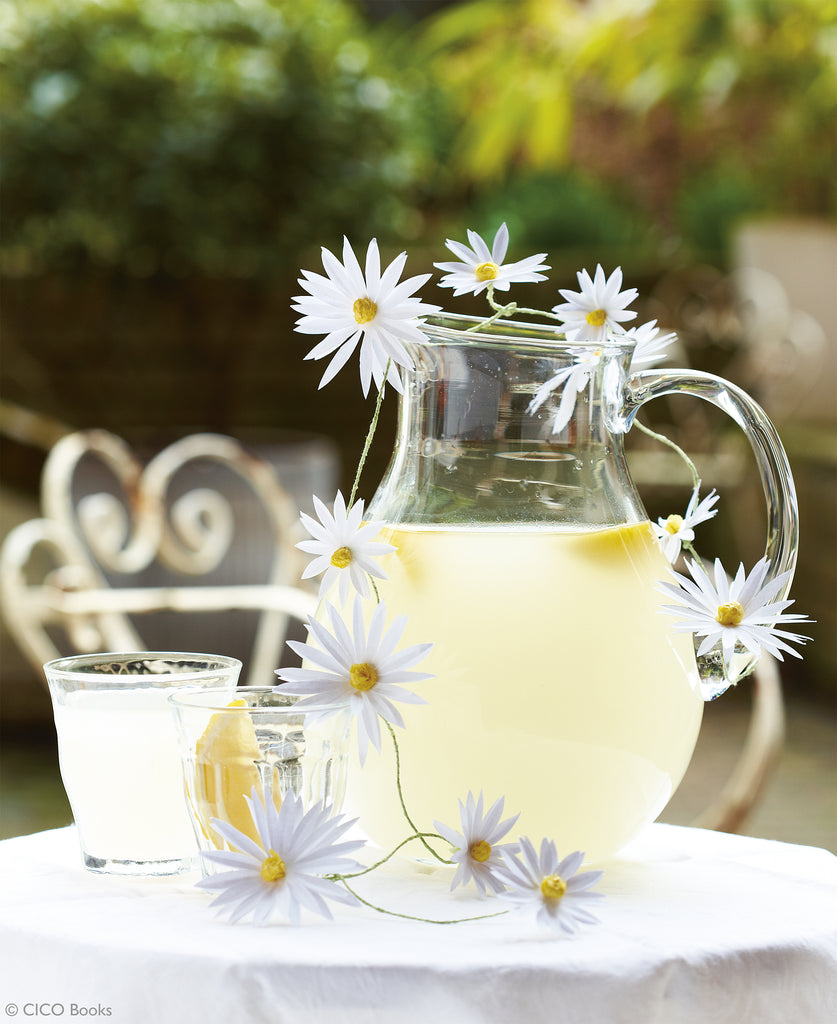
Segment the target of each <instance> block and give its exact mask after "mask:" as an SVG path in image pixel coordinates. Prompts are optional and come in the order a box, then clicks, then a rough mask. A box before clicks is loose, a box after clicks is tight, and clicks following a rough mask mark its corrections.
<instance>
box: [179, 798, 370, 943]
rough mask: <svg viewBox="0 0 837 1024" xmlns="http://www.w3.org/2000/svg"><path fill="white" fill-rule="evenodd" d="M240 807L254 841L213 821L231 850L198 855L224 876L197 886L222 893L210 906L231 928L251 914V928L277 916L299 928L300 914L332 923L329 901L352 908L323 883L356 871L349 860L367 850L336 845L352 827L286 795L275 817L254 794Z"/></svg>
mask: <svg viewBox="0 0 837 1024" xmlns="http://www.w3.org/2000/svg"><path fill="white" fill-rule="evenodd" d="M245 800H246V801H247V804H248V806H249V808H250V813H251V814H252V816H253V824H254V826H255V828H256V833H257V835H258V837H259V842H258V843H256V842H254V841H253V840H252V839H250V838H249V837H248V836H246V835H245V834H244V833H243V832H240V831H239V830H238V829H237V828H233V826H232V825H230V824H228V823H227V822H224V821H219V820H218V819H217V818H213V819H212V821H211V825H212V828H213V829H214V830H215V831H216V832H217V833H218V835H219V836H221V837H222V838H223V839H225V840H226V842H227V843H228V844H229V845H230V846H231V847H233V849H232V850H219V851H212V852H209V853H201V856H202V857H204V858H205V859H206V860H208V861H210V862H211V863H212V864H217V865H219V866H220V867H224V868H228V869H229V870H227V871H222V872H220V873H219V874H216V875H210V876H209V877H208V878H204V879H202V880H201V881H200V882H197V883H196V885H197V887H198V888H199V889H208V890H210V891H211V892H217V893H218V894H219V895H218V896H216V898H215V899H214V900H213V901H212V903H211V904H210V906H213V907H217V908H218V910H219V911H221V912H227V911H229V912H230V918H229V919H230V923H231V924H235V923H236V922H237V921H240V920H241V919H242V918H244V917H247V915H248V914H252V915H253V920H254V921H255V922H256V924H264V923H266V922H267V921H268V920H269V919H270V918H271V917H272V916H273V915H274V914H281V915H282V916H283V917H285V918H286V919H287V920H289V921H290V922H291V924H294V925H296V924H299V921H300V911H301V910H302V909H303V908H305V909H307V910H311V911H313V912H314V913H315V914H320V915H321V916H322V917H327V918H331V916H332V914H331V911H330V909H329V907H328V905H327V904H326V900H327V899H328V900H336V901H337V902H338V903H347V904H349V905H354V904H355V903H356V901H355V899H354V897H353V896H351V895H350V894H349V893H348V892H346V890H345V889H343V888H342V887H341V886H340V885H339V884H338V883H336V882H333V881H330V880H328V879H326V878H323V877H322V876H323V875H331V874H346V873H348V872H352V871H356V870H358V869H359V868H360V867H361V865H360V864H358V863H357V862H356V861H355V860H354V859H353V858H352V857H351V856H350V855H351V854H354V853H356V852H357V851H358V850H359V849H360V848H361V847H362V846H364V845H365V844H364V841H363V840H362V839H350V840H345V841H343V842H340V840H341V839H343V836H344V835H345V833H346V832H347V831H348V830H349V829H350V828H351V827H352V826H353V825H354V824H355V821H354V820H351V821H349V820H346V819H345V818H344V817H343V815H336V816H335V815H332V814H331V810H330V808H328V807H325V806H324V805H323V804H315V805H314V806H313V807H310V808H309V809H308V810H307V811H306V810H305V808H304V806H303V803H302V800H301V799H299V798H298V797H297V796H296V795H295V794H294V793H293V792H289V793H286V794H285V796H284V798H283V800H282V806H281V807H280V808H279V810H278V811H277V810H276V807H275V806H274V804H273V801H272V800H268V802H267V805H266V806H265V805H264V804H262V802H261V800H260V799H259V797H258V794H257V791H256V788H255V787H254V788H253V790H252V792H251V794H250V796H249V797H245Z"/></svg>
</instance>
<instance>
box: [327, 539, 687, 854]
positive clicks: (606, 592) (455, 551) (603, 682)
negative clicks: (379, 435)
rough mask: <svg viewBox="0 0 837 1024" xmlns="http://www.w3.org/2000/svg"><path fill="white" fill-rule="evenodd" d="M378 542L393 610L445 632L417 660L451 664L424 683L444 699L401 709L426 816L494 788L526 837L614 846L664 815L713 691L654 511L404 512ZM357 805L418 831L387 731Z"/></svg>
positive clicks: (423, 633) (430, 697)
mask: <svg viewBox="0 0 837 1024" xmlns="http://www.w3.org/2000/svg"><path fill="white" fill-rule="evenodd" d="M379 539H380V540H385V541H387V542H388V543H390V544H393V545H395V546H396V548H397V551H396V552H395V554H392V555H389V556H387V557H386V558H384V559H382V560H381V565H382V566H383V567H384V568H385V570H386V572H387V573H388V575H389V579H388V580H386V581H380V582H379V583H378V589H379V592H380V596H381V599H382V600H384V601H386V603H387V608H388V611H389V613H390V616H391V617H394V616H395V615H396V614H401V613H404V612H406V613H408V614H409V617H410V618H409V623H408V626H407V630H406V632H405V634H404V637H403V639H402V641H401V646H405V645H407V644H411V643H418V642H421V641H433V642H434V643H435V647H434V650H433V651H432V652H431V654H430V656H429V657H428V658H427V659H425V661H423V662H422V663H421V664H420V665H418V666H416V668H417V669H420V670H422V671H429V672H434V673H435V678H434V679H431V680H428V681H426V682H420V683H417V684H415V685H414V686H413V687H412V689H414V691H415V692H417V693H419V694H420V695H421V696H423V697H424V698H425V699H426V700H427V701H428V705H427V706H412V705H406V704H399V705H398V708H399V710H400V711H401V712H402V714H403V716H404V720H405V723H406V729H405V730H401V729H397V730H396V734H397V738H398V743H399V748H400V752H401V775H402V785H403V792H404V797H405V800H406V804H407V808H408V810H409V811H410V813H411V815H412V816H413V820H414V821H415V822H416V824H417V825H418V827H419V828H420V829H422V830H432V828H433V825H432V823H433V820H434V819H438V820H441V821H444V822H446V823H448V824H451V825H454V826H458V823H459V813H458V807H457V799H458V798H461V799H462V800H464V799H465V796H466V794H467V792H468V790H469V789H470V790H473V791H474V792H475V793H478V792H479V791H480V790H482V791H483V792H484V795H485V799H486V801H487V803H488V804H489V805H490V804H491V802H493V801H494V800H495V799H497V797H499V796H503V795H504V796H505V797H506V814H514V813H517V812H518V811H520V812H521V814H520V819H519V821H518V823H517V825H516V826H515V829H514V834H513V835H512V836H510V838H516V837H517V836H518V835H523V834H525V835H528V836H529V837H530V838H531V839H532V840H533V841H534V842H535V843H536V844H537V843H539V841H540V839H541V838H542V837H544V836H546V837H549V838H552V839H554V840H555V841H556V843H557V844H558V847H559V849H560V850H562V851H565V852H569V851H570V850H575V849H581V850H585V851H586V853H587V855H588V858H589V859H591V860H601V859H603V858H606V857H607V856H609V855H610V854H612V853H614V852H615V851H617V850H618V849H619V848H620V847H621V846H623V845H624V844H625V843H626V842H627V841H628V840H630V839H631V838H632V837H633V836H634V835H635V834H636V833H637V832H638V831H639V829H640V828H641V827H642V826H643V825H644V824H645V823H647V822H649V821H652V820H653V819H654V818H655V817H656V816H657V815H658V814H659V813H660V811H661V810H662V808H663V807H664V806H665V804H666V803H667V801H668V800H669V798H670V796H671V794H672V793H673V791H674V789H675V788H676V786H677V785H678V783H679V782H680V779H681V778H682V776H683V773H684V772H685V770H686V767H687V765H688V762H689V759H690V757H691V754H692V750H693V748H694V744H695V741H696V739H697V734H698V730H699V727H700V721H701V715H702V709H703V701H702V699H701V697H700V693H699V688H698V677H697V669H696V666H695V660H694V652H693V645H692V639H691V636H690V635H689V634H679V635H675V634H674V633H673V632H672V631H671V629H670V623H671V619H670V617H668V616H666V615H664V614H661V613H660V612H659V607H660V605H661V604H662V603H663V602H664V598H663V597H662V596H661V595H660V594H659V593H658V592H657V591H656V589H655V583H656V581H657V580H662V579H665V578H666V576H667V572H668V563H667V562H666V560H665V558H664V556H663V554H662V552H661V550H660V548H659V545H658V543H657V540H656V538H655V537H654V534H653V531H652V528H651V526H650V524H649V523H647V522H645V523H639V524H635V525H630V526H624V527H613V528H605V529H591V530H590V531H586V532H578V531H572V532H570V531H555V530H553V529H542V528H539V527H537V526H532V527H526V526H525V525H523V524H519V525H516V526H513V527H512V526H509V527H506V528H497V529H494V528H483V527H462V528H451V527H449V526H445V527H444V528H434V527H425V526H403V527H401V528H397V529H396V528H387V529H385V530H384V531H383V532H382V534H381V536H380V538H379ZM407 688H408V689H409V688H410V687H409V686H408V687H407ZM346 811H347V813H349V814H351V815H355V814H358V815H360V819H361V824H362V826H363V827H364V829H365V830H366V831H367V832H368V834H369V836H370V838H371V839H373V840H374V841H375V842H377V843H379V844H380V845H381V846H383V847H385V848H390V847H392V846H394V845H395V844H396V843H397V842H399V841H400V840H402V839H403V838H404V837H405V836H406V835H407V834H408V833H409V827H408V826H407V824H406V822H405V820H404V818H403V815H402V812H401V810H400V808H399V804H398V798H397V792H396V786H395V764H394V756H393V748H392V743H391V741H390V738H389V736H388V734H387V733H386V731H385V730H384V736H383V744H382V754H381V755H379V754H377V753H376V751H375V750H374V749H370V753H369V755H368V757H367V761H366V765H365V766H364V767H363V768H360V767H359V765H357V764H355V765H353V766H352V771H351V772H350V775H349V791H348V794H347V798H346ZM414 845H415V847H416V851H417V852H420V846H419V844H418V843H417V842H416V843H415V844H414Z"/></svg>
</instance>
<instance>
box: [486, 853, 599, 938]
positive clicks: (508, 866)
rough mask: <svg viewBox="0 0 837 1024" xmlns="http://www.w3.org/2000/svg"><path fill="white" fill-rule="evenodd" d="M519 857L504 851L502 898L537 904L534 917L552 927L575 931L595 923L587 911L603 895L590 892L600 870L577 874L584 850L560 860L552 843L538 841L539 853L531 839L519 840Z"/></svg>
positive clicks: (566, 931)
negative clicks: (504, 889) (503, 887)
mask: <svg viewBox="0 0 837 1024" xmlns="http://www.w3.org/2000/svg"><path fill="white" fill-rule="evenodd" d="M520 855H521V858H522V860H518V859H517V858H516V857H514V856H509V855H508V854H505V855H504V857H503V859H504V861H505V881H506V883H507V885H508V886H509V888H508V890H507V891H505V892H503V893H501V894H500V896H501V898H502V899H505V900H509V901H510V902H512V903H516V904H517V905H518V906H520V907H528V906H533V907H537V908H538V913H537V919H538V921H539V922H540V923H541V924H545V925H548V926H549V927H550V928H553V929H554V930H555V931H563V932H565V933H566V934H568V935H574V934H575V933H576V932H577V931H578V930H579V929H580V927H581V926H582V925H585V924H597V923H598V920H599V919H598V918H597V917H596V916H595V915H594V914H591V913H590V910H589V909H588V908H589V905H590V904H591V903H592V902H594V901H595V900H600V899H603V898H604V896H603V894H602V893H600V892H589V891H588V890H589V889H590V887H591V886H593V885H595V884H596V882H598V880H599V879H600V878H601V877H602V875H603V874H604V872H603V871H583V872H582V873H581V874H578V869H579V868H580V867H581V862H582V861H583V860H584V854H583V853H581V852H579V851H576V852H575V853H571V854H570V855H569V856H567V857H565V858H564V859H563V860H562V861H560V862H559V860H558V854H557V852H556V850H555V843H554V842H553V841H552V840H551V839H544V840H542V841H541V850H540V855H538V853H537V852H536V850H535V847H534V846H533V845H532V842H531V840H530V839H528V838H527V837H526V836H523V837H522V838H521V840H520Z"/></svg>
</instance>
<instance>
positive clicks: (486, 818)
mask: <svg viewBox="0 0 837 1024" xmlns="http://www.w3.org/2000/svg"><path fill="white" fill-rule="evenodd" d="M504 802H505V797H500V799H499V800H495V802H494V803H493V804H492V805H491V807H490V808H489V810H488V813H487V814H483V797H482V793H480V795H479V798H478V799H476V800H475V799H474V794H473V793H471V792H469V793H468V796H467V798H466V801H465V803H464V804H463V803H462V801H461V800H460V801H459V817H460V823H461V826H462V831H461V832H457V831H456V830H455V829H453V828H450V827H449V826H447V825H443V824H442V823H441V822H438V821H436V822H434V825H435V826H436V831H437V832H438V833H439V835H440V836H442V837H443V838H444V839H446V840H447V841H448V842H449V843H450V844H451V846H452V847H453V848H454V852H453V853H452V854H451V857H450V859H451V860H452V861H453V863H454V864H458V865H459V866H458V867H457V869H456V874H455V875H454V876H453V881H452V882H451V886H450V887H451V889H452V890H453V889H455V888H456V887H457V886H458V885H465V884H466V883H468V882H473V883H474V885H476V887H477V888H478V889H479V891H480V892H481V893H482V894H483V895H485V894H486V892H487V890H488V889H490V890H491V891H492V892H495V893H496V892H502V891H503V889H505V887H506V886H505V883H504V882H503V881H502V880H501V879H500V878H499V877H498V874H497V871H498V869H501V870H502V867H503V864H504V861H503V853H504V851H505V852H506V853H516V852H517V850H518V844H517V843H503V844H502V845H499V843H500V840H501V839H502V838H503V836H505V835H507V834H508V832H509V830H510V829H511V828H512V827H513V826H514V823H515V822H516V821H517V819H518V818H519V817H520V815H519V814H515V816H514V817H513V818H506V819H505V821H501V820H500V819H501V818H502V815H503V804H504Z"/></svg>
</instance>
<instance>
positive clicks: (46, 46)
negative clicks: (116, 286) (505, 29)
mask: <svg viewBox="0 0 837 1024" xmlns="http://www.w3.org/2000/svg"><path fill="white" fill-rule="evenodd" d="M375 33H377V34H375ZM382 33H383V30H380V29H375V30H374V33H373V31H372V30H371V29H369V28H368V26H366V25H365V23H364V22H363V20H362V19H361V17H360V16H359V15H358V13H357V12H356V10H355V9H354V8H353V7H352V6H351V5H350V4H349V3H346V2H344V0H27V2H26V4H20V5H19V6H18V9H17V11H16V12H15V11H14V10H12V9H10V7H9V6H5V7H4V8H3V10H2V11H0V39H2V42H0V103H2V107H3V110H4V115H5V116H4V127H3V134H2V189H3V195H4V200H3V202H4V230H3V238H2V253H1V255H2V263H3V269H5V270H6V272H9V273H12V274H25V273H33V272H40V271H43V270H44V269H49V270H50V271H55V270H70V271H78V270H85V269H90V268H100V269H108V270H118V271H122V272H127V273H129V274H131V275H135V276H138V277H145V276H149V275H152V274H156V273H159V272H163V273H166V274H172V275H175V276H182V275H186V274H200V275H205V276H225V277H256V276H259V275H263V274H270V273H273V272H275V271H281V270H283V269H286V268H287V267H288V266H290V265H293V268H294V269H296V267H297V266H298V262H297V261H298V259H299V252H300V250H302V249H305V248H307V247H310V246H311V245H312V244H314V243H320V242H323V243H331V242H334V241H336V240H337V239H339V236H340V234H342V233H343V232H346V233H350V234H351V233H355V234H356V235H357V236H363V237H369V235H370V234H375V233H378V234H380V235H383V236H384V237H387V236H388V237H393V236H398V235H402V236H404V235H406V236H410V235H411V234H414V233H415V232H416V231H417V230H418V229H419V227H420V224H421V218H420V214H419V213H418V207H419V205H420V203H421V202H423V201H426V198H427V195H428V190H429V188H430V185H429V182H430V179H431V178H432V174H433V169H432V160H431V158H430V156H429V152H430V147H429V146H428V143H427V138H426V136H427V133H428V132H429V131H430V130H431V126H432V130H434V131H435V130H436V127H435V125H434V120H435V121H438V111H437V109H436V107H437V101H436V99H435V97H434V95H432V94H431V91H430V90H429V89H428V87H427V86H426V84H425V80H424V78H423V77H422V76H421V75H417V74H414V73H411V72H410V70H409V68H407V67H405V66H404V63H403V59H402V58H403V54H402V53H398V52H396V51H395V50H394V48H393V47H391V46H389V45H388V41H387V37H386V36H385V35H384V34H382Z"/></svg>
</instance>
